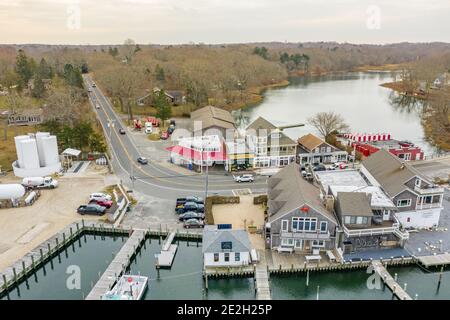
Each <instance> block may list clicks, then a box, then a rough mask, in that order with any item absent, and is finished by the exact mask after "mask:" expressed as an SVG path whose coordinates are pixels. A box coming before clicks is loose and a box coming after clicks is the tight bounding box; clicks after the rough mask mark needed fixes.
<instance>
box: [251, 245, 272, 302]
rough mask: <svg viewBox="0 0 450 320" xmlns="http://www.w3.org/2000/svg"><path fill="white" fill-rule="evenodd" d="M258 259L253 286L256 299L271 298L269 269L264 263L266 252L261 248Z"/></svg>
mask: <svg viewBox="0 0 450 320" xmlns="http://www.w3.org/2000/svg"><path fill="white" fill-rule="evenodd" d="M258 253H259V257H260V261H259V262H258V264H257V265H256V268H255V286H256V299H257V300H271V299H272V298H271V295H270V285H269V271H268V268H267V263H266V253H265V252H264V251H263V250H260V251H259V252H258Z"/></svg>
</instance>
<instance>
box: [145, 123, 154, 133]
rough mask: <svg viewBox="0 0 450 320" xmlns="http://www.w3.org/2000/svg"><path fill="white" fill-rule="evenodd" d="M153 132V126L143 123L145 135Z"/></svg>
mask: <svg viewBox="0 0 450 320" xmlns="http://www.w3.org/2000/svg"><path fill="white" fill-rule="evenodd" d="M152 132H153V125H152V123H151V122H146V123H145V133H146V134H149V133H152Z"/></svg>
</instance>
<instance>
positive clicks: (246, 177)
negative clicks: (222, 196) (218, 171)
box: [234, 174, 255, 183]
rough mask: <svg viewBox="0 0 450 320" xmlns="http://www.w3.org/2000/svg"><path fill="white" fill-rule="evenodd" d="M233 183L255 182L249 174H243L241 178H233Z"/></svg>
mask: <svg viewBox="0 0 450 320" xmlns="http://www.w3.org/2000/svg"><path fill="white" fill-rule="evenodd" d="M234 181H236V182H238V183H241V182H253V181H255V178H254V177H253V175H251V174H243V175H241V176H235V177H234Z"/></svg>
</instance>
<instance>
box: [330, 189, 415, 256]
mask: <svg viewBox="0 0 450 320" xmlns="http://www.w3.org/2000/svg"><path fill="white" fill-rule="evenodd" d="M367 191H368V190H367ZM372 198H373V194H372V193H366V192H337V194H336V195H335V196H333V199H335V201H334V209H335V212H336V215H337V217H338V219H339V222H340V225H341V227H342V230H343V232H342V233H341V234H340V237H339V242H338V246H339V247H341V248H343V251H344V253H352V252H355V251H360V250H366V249H381V248H392V247H398V246H403V245H404V243H405V241H406V240H407V239H408V238H409V234H408V232H406V231H402V230H400V224H399V222H398V221H397V219H396V218H395V215H394V210H393V208H391V204H388V206H389V207H388V209H386V208H385V204H383V203H382V204H381V206H380V205H379V204H378V203H377V202H376V201H375V202H374V201H372Z"/></svg>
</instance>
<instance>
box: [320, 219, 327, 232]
mask: <svg viewBox="0 0 450 320" xmlns="http://www.w3.org/2000/svg"><path fill="white" fill-rule="evenodd" d="M327 229H328V222H326V221H321V222H320V232H327Z"/></svg>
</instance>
